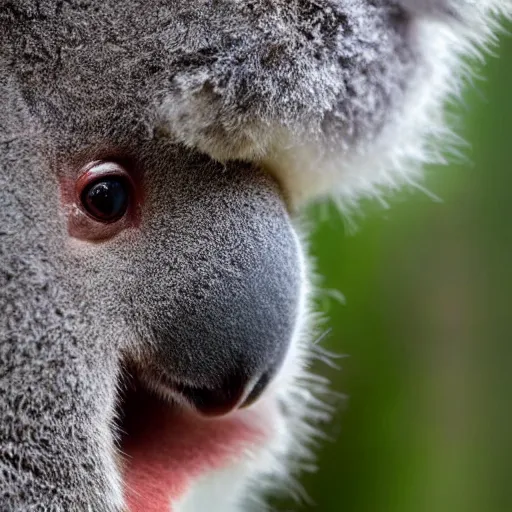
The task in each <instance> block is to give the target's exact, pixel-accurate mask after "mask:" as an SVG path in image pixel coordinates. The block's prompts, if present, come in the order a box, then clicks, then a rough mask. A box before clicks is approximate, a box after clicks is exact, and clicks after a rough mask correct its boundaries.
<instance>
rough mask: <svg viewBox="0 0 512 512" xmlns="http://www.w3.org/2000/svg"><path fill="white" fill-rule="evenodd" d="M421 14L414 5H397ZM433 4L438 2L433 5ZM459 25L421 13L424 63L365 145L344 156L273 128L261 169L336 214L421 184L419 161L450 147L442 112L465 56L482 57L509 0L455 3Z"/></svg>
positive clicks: (299, 199)
mask: <svg viewBox="0 0 512 512" xmlns="http://www.w3.org/2000/svg"><path fill="white" fill-rule="evenodd" d="M402 3H404V4H407V3H410V4H411V5H412V6H413V7H414V8H415V9H416V10H418V11H421V9H419V6H420V5H421V3H422V2H421V1H420V0H403V1H402ZM431 3H441V2H438V0H432V1H431ZM461 3H464V4H465V5H464V6H463V8H464V9H465V10H464V11H463V12H462V18H463V19H462V20H459V21H457V20H454V19H448V18H446V17H445V18H442V17H434V16H426V15H423V14H422V13H421V12H420V14H418V16H417V17H416V18H415V21H414V22H413V24H414V26H413V32H412V37H413V38H415V39H416V40H417V44H418V45H419V48H420V49H421V54H422V55H423V58H424V60H425V63H426V66H424V68H423V69H422V71H421V72H420V73H419V74H418V75H417V76H416V81H415V83H414V84H412V86H411V87H410V88H409V91H410V93H409V96H408V98H407V99H406V101H405V102H404V103H403V104H402V105H401V107H400V109H399V110H398V111H397V112H396V113H395V115H394V116H393V118H392V119H391V120H390V122H388V124H387V126H386V127H385V129H384V130H383V131H382V133H381V134H380V136H378V137H377V139H376V140H367V141H364V142H363V143H362V144H361V145H360V146H359V147H357V148H355V150H353V151H352V152H351V153H350V154H349V155H348V156H347V155H346V154H341V153H340V152H338V151H336V149H332V150H331V151H329V152H326V150H325V149H324V148H323V147H320V146H319V145H316V144H314V143H311V142H310V141H307V140H300V141H297V140H294V139H293V137H292V136H291V135H290V134H283V133H282V131H281V130H280V129H279V130H278V132H277V133H276V134H275V137H274V140H275V141H277V142H276V143H275V144H274V147H273V148H272V150H270V151H269V152H268V154H267V155H266V157H265V158H263V164H264V165H265V166H266V167H267V168H268V169H269V170H270V172H271V173H272V174H274V175H275V176H276V177H277V178H278V180H279V181H280V182H281V184H282V185H283V187H284V188H285V190H286V191H287V193H288V196H289V197H290V199H291V202H292V204H293V205H295V206H300V205H301V204H303V203H304V202H305V201H308V200H310V199H317V198H325V197H332V198H334V199H335V200H336V201H338V203H339V204H340V206H341V208H342V209H346V208H350V207H351V206H352V205H354V204H355V203H356V202H357V200H358V199H359V198H360V197H372V196H379V195H381V194H382V193H384V192H385V191H389V190H396V189H398V188H399V187H401V186H402V185H404V184H409V185H415V184H417V183H418V181H419V180H420V179H421V170H422V166H423V165H424V164H428V163H443V162H444V159H443V157H442V148H443V147H444V148H446V144H447V143H448V145H450V144H451V145H453V144H454V143H456V141H457V139H456V136H455V135H454V134H453V132H452V131H451V129H450V127H449V125H448V123H447V121H446V119H445V116H444V108H445V106H446V103H447V101H449V100H450V99H451V98H453V97H455V98H457V97H459V96H460V91H461V87H462V85H463V79H464V77H465V76H467V75H468V74H469V73H470V68H469V65H468V61H467V58H470V59H472V58H473V59H474V58H475V57H476V58H477V59H481V57H482V53H481V51H482V50H485V49H486V48H487V46H488V45H489V44H493V43H494V42H495V39H496V35H495V34H496V32H497V31H498V29H499V23H498V15H500V14H502V15H506V16H512V2H511V0H473V1H470V0H466V1H464V0H454V2H453V5H454V6H457V8H458V10H459V11H460V10H461V5H460V4H461Z"/></svg>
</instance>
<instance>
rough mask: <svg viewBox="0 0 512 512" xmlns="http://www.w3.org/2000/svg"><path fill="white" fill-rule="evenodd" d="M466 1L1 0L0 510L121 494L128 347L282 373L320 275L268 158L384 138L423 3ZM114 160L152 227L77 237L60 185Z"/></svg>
mask: <svg viewBox="0 0 512 512" xmlns="http://www.w3.org/2000/svg"><path fill="white" fill-rule="evenodd" d="M482 4H485V6H486V7H485V8H486V15H487V14H488V13H489V12H490V9H492V8H495V9H497V8H498V7H499V5H498V4H497V3H495V2H493V1H487V2H482ZM507 5H508V4H507ZM466 7H467V4H466V3H464V2H462V1H460V2H457V1H456V0H452V1H448V0H446V1H443V0H432V1H430V2H420V1H419V0H400V1H396V2H392V1H390V0H189V1H182V0H172V1H169V0H152V1H145V0H138V1H135V0H133V1H127V2H119V1H118V0H101V1H100V0H80V1H78V0H39V1H34V0H14V1H6V0H2V1H1V2H0V98H2V100H1V104H0V315H1V316H0V416H1V421H0V510H2V511H3V510H5V511H25V510H27V511H28V510H45V511H64V510H66V511H75V510H76V511H80V510H93V511H95V512H102V511H105V512H108V511H110V512H114V511H119V510H121V508H122V497H121V494H122V490H121V486H122V484H121V482H120V478H119V472H118V470H117V469H116V454H115V452H116V450H115V446H114V436H115V428H113V427H112V424H113V422H114V415H115V400H116V396H117V387H118V386H119V385H120V384H119V381H118V378H119V373H120V367H121V365H122V364H126V363H127V362H128V363H129V364H133V365H134V367H137V368H138V369H139V370H138V371H140V372H141V374H142V375H144V378H146V379H147V380H148V381H151V384H152V385H154V386H159V385H162V386H164V387H165V385H166V383H168V382H173V381H174V380H176V379H177V380H181V381H183V382H186V383H187V384H188V385H190V386H193V387H199V388H205V389H216V388H217V387H218V386H220V385H223V384H224V383H225V381H226V380H228V381H229V380H230V379H232V378H234V377H233V376H234V375H235V376H236V378H238V379H241V380H242V381H243V382H244V383H246V381H247V380H248V379H249V378H253V377H254V376H257V375H264V374H266V373H268V374H269V375H273V374H274V373H275V372H277V371H278V369H279V366H280V364H281V362H282V360H283V358H284V356H285V353H286V350H287V348H288V345H289V344H290V343H291V340H292V337H293V336H292V335H293V332H294V329H295V328H296V326H297V325H298V322H299V319H298V318H297V315H298V313H299V303H300V302H301V299H302V298H303V297H302V293H303V292H302V291H301V290H302V289H303V284H304V283H303V282H302V281H303V280H304V279H305V278H304V275H303V273H302V270H301V263H300V261H301V257H302V256H301V254H302V249H301V247H300V246H299V245H298V242H297V238H296V236H295V233H294V229H293V228H292V226H291V224H290V220H289V216H288V212H287V205H290V204H292V203H294V197H292V192H291V190H292V188H293V187H291V186H290V183H288V182H287V181H286V180H287V179H288V178H287V177H286V175H285V174H283V173H280V172H276V173H275V174H276V177H277V180H278V181H279V184H276V182H275V181H274V179H273V178H271V177H269V176H267V175H266V174H265V173H264V172H263V171H262V170H261V169H260V168H259V167H258V166H257V164H258V163H261V162H263V161H265V159H266V158H267V157H269V155H271V154H273V153H274V152H279V150H280V149H282V147H281V145H283V144H286V143H289V141H290V138H291V139H293V140H294V141H295V140H300V141H302V142H304V143H307V144H314V145H316V147H319V148H320V151H324V150H325V151H327V152H328V151H331V150H333V148H337V149H339V150H340V152H341V154H344V153H345V152H348V151H349V150H353V149H354V148H355V147H358V146H359V144H360V143H362V142H363V141H367V140H370V139H372V138H373V137H375V136H377V134H379V133H380V132H381V131H382V130H383V129H384V128H385V127H386V126H387V125H388V124H389V123H390V122H391V120H393V119H394V118H395V117H396V115H397V112H399V111H400V106H401V105H402V104H403V103H404V101H405V98H406V97H408V96H410V94H411V91H412V92H414V87H416V86H417V83H418V82H417V78H418V76H423V74H422V73H425V69H427V65H426V63H425V59H424V55H423V54H422V46H421V45H420V44H419V42H418V41H417V39H416V38H415V37H414V34H415V33H414V31H413V26H414V24H415V23H416V21H417V19H418V18H419V17H432V18H435V19H444V20H451V21H450V22H451V23H459V22H460V21H457V20H459V19H460V18H461V14H462V12H463V10H464V9H466ZM467 8H468V9H469V8H470V7H467ZM486 19H487V18H486ZM117 158H122V159H123V161H126V162H127V165H128V166H131V167H133V168H134V169H136V171H137V173H139V175H140V179H141V182H142V183H143V188H144V195H145V199H144V204H143V211H142V219H141V227H140V229H128V230H125V231H122V232H121V233H120V234H118V235H117V236H115V237H114V238H113V239H111V240H107V241H104V242H95V243H92V242H87V241H77V240H74V239H73V238H72V237H70V235H69V233H68V219H67V215H68V212H67V210H66V208H64V207H63V204H62V197H61V190H60V188H61V184H62V182H63V181H65V180H72V181H73V180H75V179H76V178H77V176H78V173H79V170H80V168H81V167H82V165H84V164H85V163H87V162H90V161H94V160H99V159H117ZM216 160H217V161H216ZM240 160H245V161H246V163H242V162H241V161H240ZM218 161H222V162H223V163H222V164H221V163H219V162H218ZM247 161H251V162H247ZM313 179H316V178H315V177H313ZM304 188H307V187H302V189H304ZM301 192H302V193H303V194H304V195H305V196H307V197H308V198H309V197H310V196H311V195H312V193H309V192H308V190H301ZM297 414H298V413H297ZM219 510H222V505H220V509H219Z"/></svg>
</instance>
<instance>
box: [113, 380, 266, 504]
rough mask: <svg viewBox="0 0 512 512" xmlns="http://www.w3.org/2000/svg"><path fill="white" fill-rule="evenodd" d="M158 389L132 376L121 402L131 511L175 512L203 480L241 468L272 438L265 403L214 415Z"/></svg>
mask: <svg viewBox="0 0 512 512" xmlns="http://www.w3.org/2000/svg"><path fill="white" fill-rule="evenodd" d="M152 389H153V387H152V386H148V385H146V384H145V383H142V381H141V380H140V379H137V378H134V377H130V378H129V380H128V379H126V382H123V390H122V392H120V394H119V398H118V405H117V411H116V418H117V419H116V431H117V440H118V441H117V443H118V451H119V453H120V462H119V466H120V472H121V475H122V479H123V483H124V494H125V502H126V507H127V511H128V512H169V511H171V512H172V511H173V510H175V507H177V506H178V505H179V503H180V501H182V500H183V499H184V497H186V495H187V493H188V492H189V491H190V490H191V487H192V485H193V483H194V482H195V481H197V479H198V478H200V477H203V476H206V475H207V474H208V473H210V472H212V471H215V470H217V469H222V468H225V467H228V466H230V465H232V464H236V463H237V462H238V461H240V460H241V459H242V458H243V455H244V453H246V452H247V449H254V448H257V447H258V446H260V445H263V444H264V442H265V440H267V439H268V438H269V436H271V435H272V433H271V429H272V427H271V424H270V422H269V421H268V414H267V413H266V412H265V411H263V409H262V407H264V404H260V402H258V403H257V404H255V405H254V406H252V407H250V408H243V409H237V410H234V411H233V412H231V413H229V414H226V415H223V416H215V417H214V416H212V415H205V414H201V413H199V412H197V411H195V410H193V409H192V408H190V407H188V406H186V405H183V402H182V401H181V400H180V399H179V397H178V399H177V400H173V399H168V398H167V397H166V398H163V394H159V393H157V392H154V391H152ZM185 401H186V397H185ZM262 402H265V399H262Z"/></svg>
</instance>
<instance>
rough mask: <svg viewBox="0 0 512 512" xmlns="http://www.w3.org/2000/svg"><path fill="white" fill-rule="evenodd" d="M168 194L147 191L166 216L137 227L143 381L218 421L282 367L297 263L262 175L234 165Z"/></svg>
mask: <svg viewBox="0 0 512 512" xmlns="http://www.w3.org/2000/svg"><path fill="white" fill-rule="evenodd" d="M205 183H206V184H207V185H206V186H205V185H204V184H205ZM172 185H173V186H172V187H169V186H166V185H165V184H161V183H159V184H158V185H156V184H155V187H154V188H153V189H152V190H151V192H152V194H154V196H153V197H154V199H153V200H154V201H155V204H156V205H159V204H162V202H163V198H162V197H161V196H164V195H165V196H166V200H165V204H168V205H172V207H171V208H170V209H167V210H158V211H156V207H155V212H154V213H153V212H152V210H151V207H149V208H148V211H149V213H148V218H147V219H145V220H143V222H142V225H141V230H142V232H143V233H144V236H145V237H146V240H145V244H144V247H146V248H148V247H149V248H151V249H152V250H150V251H147V250H146V251H145V252H144V254H143V256H142V257H143V258H144V263H143V267H144V268H145V276H144V277H143V278H141V279H139V280H137V283H139V285H138V286H137V288H136V289H135V290H133V292H132V293H133V296H137V297H139V302H140V300H141V298H142V300H144V302H145V303H146V301H147V304H145V305H144V307H142V308H140V310H139V311H144V315H143V316H141V317H138V318H137V320H138V328H139V330H140V329H141V326H142V327H143V328H142V333H141V337H142V338H144V339H149V340H150V342H151V356H150V357H149V358H148V357H145V358H144V360H145V368H144V373H145V375H149V376H150V377H149V378H150V380H153V381H154V380H156V381H157V387H158V388H160V389H161V388H163V389H165V390H166V391H168V392H169V393H171V395H173V396H175V398H176V399H177V401H178V402H183V401H185V402H187V403H188V404H189V405H191V406H192V407H193V408H194V409H195V410H196V411H198V412H199V413H201V414H203V415H206V416H218V415H223V414H226V413H228V412H230V411H231V410H233V409H235V408H237V407H242V406H249V405H250V404H252V403H253V402H254V401H256V400H257V398H258V397H259V396H260V395H261V394H262V393H263V391H264V390H265V389H266V388H267V385H268V384H269V383H270V382H271V380H272V378H273V377H274V376H275V374H276V373H277V372H278V370H279V369H280V367H281V365H282V363H283V361H284V358H285V356H286V354H287V351H288V348H289V346H290V344H291V343H292V342H293V339H294V336H296V330H297V323H298V321H299V319H300V308H301V304H302V301H303V297H302V294H303V292H302V290H303V289H304V283H303V281H304V271H303V267H302V255H301V253H300V246H299V242H298V240H297V236H296V234H295V232H294V228H293V226H292V224H291V222H290V218H289V215H288V212H287V209H286V205H285V201H284V200H283V197H282V194H281V192H280V190H279V187H278V186H277V185H276V183H275V182H274V180H272V179H271V178H270V177H269V176H267V175H265V174H264V173H263V172H262V171H260V170H258V169H255V168H253V167H249V166H245V165H243V164H236V165H235V164H233V166H228V167H227V168H223V169H222V172H218V169H215V170H214V171H213V172H212V174H211V175H208V177H207V179H205V177H204V170H203V171H201V175H199V176H194V175H193V173H192V174H190V175H188V177H187V179H186V180H182V181H174V182H173V183H172ZM169 196H173V197H171V200H169ZM185 202H186V205H187V207H186V208H182V207H181V205H183V204H185ZM162 269H166V272H165V273H164V272H162ZM162 276H164V277H162ZM147 290H151V291H152V296H147V297H145V294H146V293H147Z"/></svg>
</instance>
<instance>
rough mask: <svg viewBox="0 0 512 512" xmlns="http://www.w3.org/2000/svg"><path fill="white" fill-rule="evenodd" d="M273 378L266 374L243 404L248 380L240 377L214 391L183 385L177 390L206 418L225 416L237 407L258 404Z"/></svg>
mask: <svg viewBox="0 0 512 512" xmlns="http://www.w3.org/2000/svg"><path fill="white" fill-rule="evenodd" d="M271 377H272V373H271V372H265V373H264V374H263V375H262V376H261V377H260V378H259V380H258V381H257V382H256V384H255V385H254V387H252V389H251V390H250V392H249V394H248V395H247V397H246V398H245V400H243V402H242V403H241V404H240V402H241V401H242V399H243V397H244V395H245V394H246V393H247V379H245V378H241V377H240V376H233V377H230V378H227V379H226V380H225V381H224V383H223V385H222V386H219V387H217V388H214V389H212V388H196V387H193V386H187V385H184V384H181V385H179V386H176V387H175V390H176V391H178V392H179V393H180V394H181V395H182V396H183V397H184V398H185V399H186V400H187V401H188V402H189V403H190V404H191V405H193V406H194V408H195V409H196V410H197V411H198V412H200V413H201V414H203V415H204V416H223V415H225V414H228V413H229V412H231V411H232V410H233V409H236V408H237V407H240V408H243V407H249V406H250V405H252V404H253V403H254V402H256V400H258V398H259V397H260V396H261V395H262V393H263V392H264V391H265V388H266V387H267V386H268V383H269V382H270V380H271Z"/></svg>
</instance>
